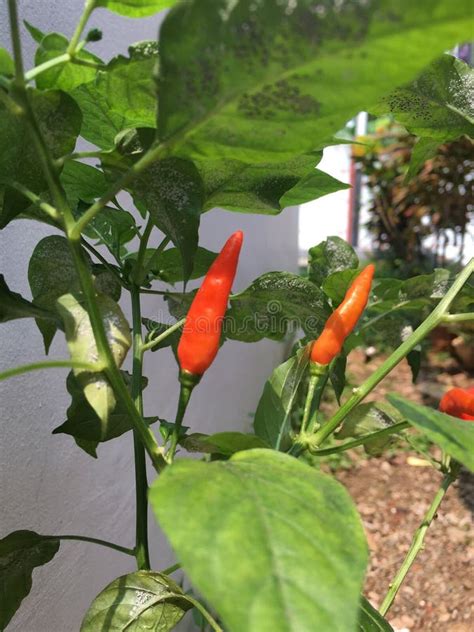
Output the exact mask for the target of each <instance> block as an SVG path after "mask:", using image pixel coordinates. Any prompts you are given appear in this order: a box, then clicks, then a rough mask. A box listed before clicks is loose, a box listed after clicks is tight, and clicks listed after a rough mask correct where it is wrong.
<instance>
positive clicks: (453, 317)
mask: <svg viewBox="0 0 474 632" xmlns="http://www.w3.org/2000/svg"><path fill="white" fill-rule="evenodd" d="M470 320H474V312H467V313H466V314H446V316H444V317H443V322H444V323H463V322H465V321H470Z"/></svg>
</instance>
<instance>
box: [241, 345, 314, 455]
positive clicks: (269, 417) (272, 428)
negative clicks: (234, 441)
mask: <svg viewBox="0 0 474 632" xmlns="http://www.w3.org/2000/svg"><path fill="white" fill-rule="evenodd" d="M309 351H310V348H309V347H308V346H307V347H305V348H303V349H300V351H298V353H297V354H296V355H294V356H292V357H291V358H290V359H289V360H287V361H286V362H284V363H283V364H280V366H277V367H276V369H274V371H273V373H272V374H271V376H270V377H269V378H268V380H267V381H266V382H265V386H264V387H263V393H262V396H261V397H260V401H259V402H258V406H257V410H256V412H255V418H254V422H253V423H254V427H255V433H256V434H257V435H258V436H259V437H261V438H262V439H263V440H264V441H266V442H267V443H268V445H271V446H273V447H275V448H276V449H277V450H280V449H282V450H285V449H286V448H288V447H289V430H290V428H289V423H288V421H289V417H290V413H291V409H292V407H293V404H294V402H295V398H296V394H297V392H298V387H299V386H300V384H301V380H302V379H303V377H304V376H305V373H306V368H307V366H308V362H309Z"/></svg>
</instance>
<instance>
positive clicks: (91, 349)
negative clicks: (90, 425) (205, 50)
mask: <svg viewBox="0 0 474 632" xmlns="http://www.w3.org/2000/svg"><path fill="white" fill-rule="evenodd" d="M96 300H97V304H98V306H99V311H100V315H101V317H102V322H103V324H104V328H105V333H106V335H107V340H108V343H109V345H110V347H111V349H112V353H113V356H114V359H115V362H116V364H117V366H121V365H122V362H123V361H124V359H125V356H126V355H127V351H128V350H129V348H130V345H131V344H132V340H131V336H130V326H129V324H128V322H127V320H126V318H125V316H124V315H123V313H122V310H121V309H120V307H119V306H118V305H117V303H116V302H115V301H114V300H113V299H111V298H110V297H109V296H106V295H105V294H101V295H99V296H97V297H96ZM56 305H57V308H58V311H59V313H60V315H61V317H62V319H63V321H64V326H65V330H66V340H67V344H68V347H69V353H70V354H71V358H72V359H73V360H76V361H79V362H85V363H90V364H93V363H94V362H97V359H98V350H97V345H96V342H95V338H94V331H93V329H92V324H91V321H90V318H89V314H88V313H87V310H86V308H85V306H84V304H83V300H82V299H79V298H77V297H76V296H74V295H73V294H64V296H61V297H60V298H59V299H58V301H57V302H56ZM74 375H75V376H76V377H77V379H78V381H79V383H80V385H81V386H82V388H83V389H84V395H85V396H86V399H87V401H88V402H89V404H90V405H91V406H92V408H93V409H94V411H95V413H96V414H97V416H98V417H99V419H100V420H101V421H102V423H103V424H104V425H105V424H107V420H108V416H109V414H110V413H111V412H112V411H113V409H114V408H115V404H116V401H115V395H114V391H113V389H112V387H111V386H110V384H109V382H108V380H107V378H106V377H105V375H104V374H103V373H101V372H91V371H86V370H84V369H74Z"/></svg>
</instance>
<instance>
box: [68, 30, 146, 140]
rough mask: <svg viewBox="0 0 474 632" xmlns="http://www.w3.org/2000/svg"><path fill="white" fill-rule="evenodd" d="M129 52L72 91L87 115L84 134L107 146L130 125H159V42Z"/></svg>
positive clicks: (84, 116)
mask: <svg viewBox="0 0 474 632" xmlns="http://www.w3.org/2000/svg"><path fill="white" fill-rule="evenodd" d="M129 55H130V56H129V57H123V56H122V55H120V56H118V57H116V58H115V59H113V60H112V61H111V62H110V63H109V64H108V65H107V68H106V70H103V71H99V72H98V73H97V76H96V78H95V80H94V81H91V82H89V83H85V84H82V85H80V86H78V87H77V88H75V89H74V90H73V91H72V96H73V97H74V99H75V100H76V101H77V103H78V104H79V106H80V108H81V111H82V114H83V118H84V120H83V124H82V128H81V136H83V137H84V138H85V139H86V140H88V141H90V142H91V143H94V144H95V145H97V146H98V147H101V148H103V149H112V148H113V147H114V144H115V142H114V141H115V137H116V136H117V134H119V132H122V131H123V130H125V129H126V128H132V127H155V125H156V89H155V82H154V79H153V73H154V68H155V65H156V63H157V59H158V53H157V46H156V43H155V42H141V43H139V44H136V45H135V46H131V47H130V48H129Z"/></svg>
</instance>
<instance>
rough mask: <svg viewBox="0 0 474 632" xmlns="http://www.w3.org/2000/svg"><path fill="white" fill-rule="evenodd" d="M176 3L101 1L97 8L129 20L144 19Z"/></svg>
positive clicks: (152, 0)
mask: <svg viewBox="0 0 474 632" xmlns="http://www.w3.org/2000/svg"><path fill="white" fill-rule="evenodd" d="M176 2H177V0H99V1H98V2H97V6H98V7H106V8H107V9H110V11H115V13H120V15H125V16H127V17H129V18H143V17H145V16H147V15H153V14H155V13H158V11H163V9H167V8H168V7H172V6H173V5H174V4H176Z"/></svg>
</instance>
